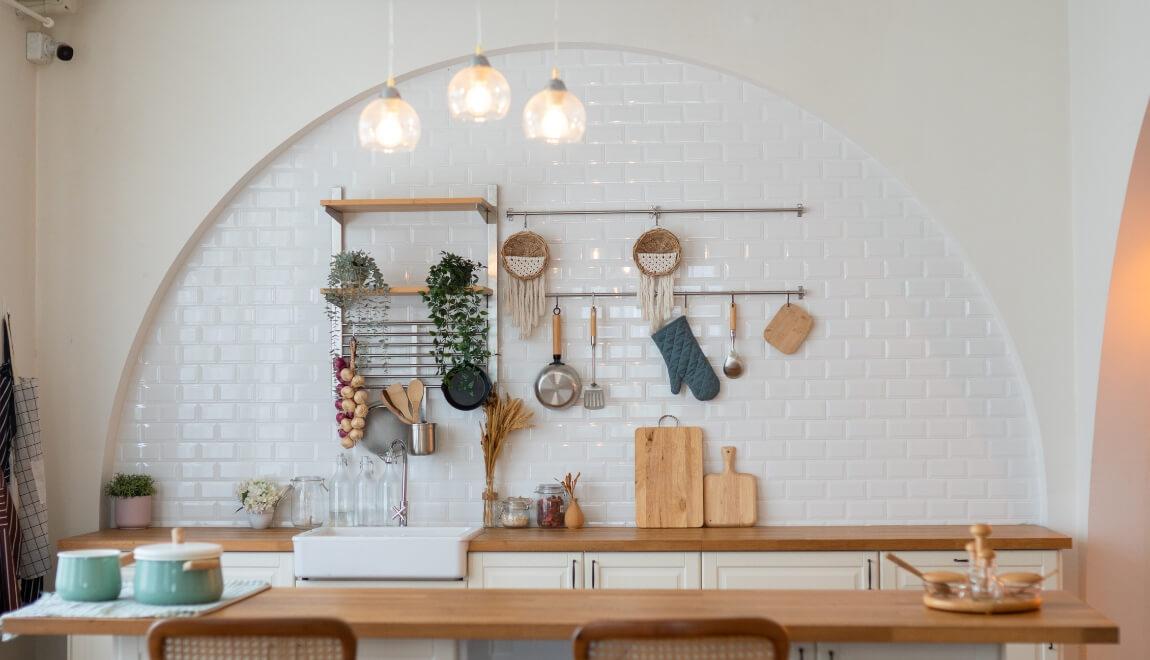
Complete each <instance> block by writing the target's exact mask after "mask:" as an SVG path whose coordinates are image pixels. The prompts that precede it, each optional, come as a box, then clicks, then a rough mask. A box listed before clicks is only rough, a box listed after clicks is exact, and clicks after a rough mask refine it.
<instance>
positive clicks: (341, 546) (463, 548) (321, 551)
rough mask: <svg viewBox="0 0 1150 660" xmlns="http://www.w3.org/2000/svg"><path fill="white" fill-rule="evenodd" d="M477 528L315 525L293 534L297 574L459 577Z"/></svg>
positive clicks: (320, 576)
mask: <svg viewBox="0 0 1150 660" xmlns="http://www.w3.org/2000/svg"><path fill="white" fill-rule="evenodd" d="M480 531H481V530H480V528H478V527H318V528H316V529H313V530H311V531H308V532H304V533H303V534H297V535H296V536H294V537H292V543H293V545H294V546H295V574H296V577H297V578H303V579H313V580H462V579H463V578H465V577H467V543H468V541H470V540H471V539H472V538H474V537H475V536H476V535H478V534H479V532H480Z"/></svg>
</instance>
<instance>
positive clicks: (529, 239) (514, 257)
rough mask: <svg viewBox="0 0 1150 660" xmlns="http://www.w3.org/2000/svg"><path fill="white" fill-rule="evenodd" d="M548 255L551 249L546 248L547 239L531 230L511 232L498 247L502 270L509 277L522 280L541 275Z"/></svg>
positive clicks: (525, 280)
mask: <svg viewBox="0 0 1150 660" xmlns="http://www.w3.org/2000/svg"><path fill="white" fill-rule="evenodd" d="M550 257H551V251H550V250H548V249H547V241H545V240H543V237H542V236H540V235H539V234H536V233H535V232H533V231H521V232H518V233H516V234H512V235H511V236H509V237H508V238H507V240H506V241H503V246H502V247H500V248H499V258H500V260H501V261H502V262H503V270H505V271H507V274H508V275H510V276H511V277H514V278H515V279H517V280H522V281H524V282H528V281H530V280H533V279H535V278H537V277H541V276H542V275H543V272H544V271H545V270H546V267H547V260H548V259H549V258H550Z"/></svg>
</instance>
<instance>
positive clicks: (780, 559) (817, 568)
mask: <svg viewBox="0 0 1150 660" xmlns="http://www.w3.org/2000/svg"><path fill="white" fill-rule="evenodd" d="M877 560H878V554H877V553H874V552H704V553H703V588H704V589H872V588H875V587H876V586H877V585H876V584H875V582H876V581H875V572H874V571H875V563H876V562H877Z"/></svg>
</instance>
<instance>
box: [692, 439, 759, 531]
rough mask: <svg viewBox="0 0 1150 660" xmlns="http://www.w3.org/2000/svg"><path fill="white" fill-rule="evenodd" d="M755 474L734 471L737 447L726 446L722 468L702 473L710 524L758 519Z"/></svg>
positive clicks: (745, 523) (727, 524) (748, 523)
mask: <svg viewBox="0 0 1150 660" xmlns="http://www.w3.org/2000/svg"><path fill="white" fill-rule="evenodd" d="M758 502H759V487H758V484H757V483H756V482H755V475H753V474H747V473H745V472H735V448H734V447H723V471H722V472H720V473H719V474H708V475H707V476H705V477H703V511H704V517H705V521H706V524H707V527H751V526H753V525H754V524H755V523H756V522H757V521H758Z"/></svg>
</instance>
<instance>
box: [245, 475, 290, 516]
mask: <svg viewBox="0 0 1150 660" xmlns="http://www.w3.org/2000/svg"><path fill="white" fill-rule="evenodd" d="M286 492H287V487H286V486H285V487H284V488H280V487H279V485H277V484H276V482H274V481H271V480H269V479H248V480H246V481H242V482H240V484H239V485H238V486H236V496H237V497H239V498H240V508H239V509H236V511H240V510H244V511H247V512H248V513H271V512H272V511H275V508H276V505H277V504H279V501H280V500H281V499H282V498H283V496H284V493H286Z"/></svg>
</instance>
